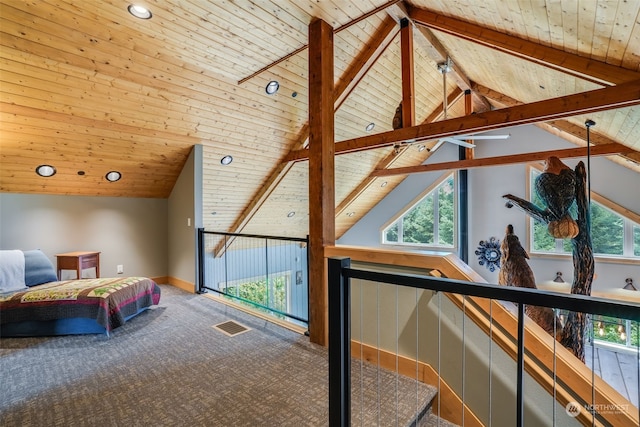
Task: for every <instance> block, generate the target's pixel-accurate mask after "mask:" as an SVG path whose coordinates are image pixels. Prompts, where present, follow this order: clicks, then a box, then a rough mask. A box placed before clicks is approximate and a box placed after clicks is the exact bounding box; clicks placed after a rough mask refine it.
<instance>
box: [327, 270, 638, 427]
mask: <svg viewBox="0 0 640 427" xmlns="http://www.w3.org/2000/svg"><path fill="white" fill-rule="evenodd" d="M328 274H329V417H330V425H331V426H349V425H350V423H351V401H350V399H351V378H350V377H351V370H350V367H351V343H352V339H353V337H352V335H351V332H352V331H351V327H352V323H351V320H352V319H351V310H352V308H353V307H352V303H351V280H352V279H357V280H358V281H359V282H358V283H359V287H360V292H361V294H360V295H362V293H365V294H366V293H367V292H368V293H370V294H373V291H371V290H368V291H366V290H363V289H362V288H364V287H365V286H368V285H370V283H382V284H391V285H400V286H404V287H408V288H415V289H420V290H431V291H435V292H438V293H440V292H442V293H448V294H458V295H463V296H464V297H463V308H464V307H466V305H465V303H464V301H466V298H471V299H472V298H473V297H478V298H484V299H489V300H497V301H501V302H504V303H505V304H510V303H515V304H517V334H516V335H517V338H514V341H515V342H514V344H515V346H516V347H517V356H516V358H515V359H516V378H515V383H516V384H515V394H516V397H515V425H517V426H522V425H524V422H525V413H526V411H525V388H524V375H525V359H526V358H529V359H531V354H530V353H531V351H530V350H528V349H527V348H525V336H526V334H527V331H525V318H526V316H525V305H535V306H542V307H550V308H553V309H555V310H568V311H572V312H579V313H590V314H593V315H598V316H609V317H613V318H619V319H628V320H629V321H631V322H635V324H637V322H640V307H639V306H638V305H637V304H632V303H625V302H614V301H611V300H606V299H602V298H595V297H591V296H584V295H566V294H558V293H549V292H541V291H538V290H531V289H523V288H515V287H505V286H497V285H489V284H481V283H471V282H465V281H461V280H453V279H445V278H439V277H430V276H418V275H410V274H394V273H388V272H380V271H371V270H365V269H356V268H351V264H350V260H349V259H348V258H341V259H337V258H330V259H329V272H328ZM388 303H391V302H388ZM416 306H417V304H416ZM439 307H440V306H438V311H439ZM469 307H470V309H471V308H474V307H473V304H471V305H469ZM489 313H490V312H489ZM439 315H440V314H439V313H438V316H439ZM359 316H362V313H359ZM396 316H397V314H396ZM355 320H358V319H357V318H356V319H355ZM490 325H491V327H490V329H489V331H490V332H487V335H493V334H494V333H496V334H498V333H501V332H502V331H501V330H500V329H501V327H502V325H499V324H495V330H494V329H493V326H494V323H493V321H492V323H490ZM358 327H362V320H360V321H359V324H358ZM439 327H440V325H439V324H438V329H439ZM560 327H561V325H558V328H560ZM463 328H464V315H463ZM438 339H440V333H439V332H438ZM463 345H464V342H463ZM438 346H439V343H438ZM559 347H560V346H559ZM490 349H491V347H490ZM555 352H556V346H555V341H554V344H553V353H554V354H553V362H552V366H553V369H552V372H546V371H545V369H546V368H544V367H543V368H541V369H539V372H538V375H548V376H550V377H552V378H553V384H554V386H553V390H551V391H549V393H550V394H551V396H553V399H554V401H555V399H556V355H555ZM489 353H490V354H491V351H490V352H489ZM638 357H640V349H638V351H637V352H636V359H638ZM416 360H417V358H416ZM463 361H464V357H463ZM438 364H439V360H438ZM462 370H463V372H464V367H463V369H462ZM636 375H638V377H639V378H640V372H638V373H637V374H636ZM416 377H417V375H416ZM558 381H559V384H561V386H562V387H565V386H567V384H566V383H564V381H566V379H558ZM592 388H593V382H592ZM462 390H463V395H464V383H463V386H462ZM594 390H595V389H594ZM488 394H489V395H490V394H491V390H488ZM592 394H593V395H594V397H593V399H591V400H590V401H586V400H585V401H580V403H579V404H580V405H581V407H584V408H585V409H586V411H588V412H589V413H590V421H587V423H588V424H591V425H599V424H600V423H602V424H605V425H607V424H611V423H610V422H609V421H607V420H606V419H605V418H603V415H602V414H601V413H600V412H602V411H604V410H612V409H620V408H613V406H615V404H616V402H604V401H596V397H595V395H596V393H595V391H594V392H593V393H592ZM576 399H577V400H580V399H578V398H577V397H576ZM574 403H575V402H572V401H570V402H569V403H568V404H567V406H566V411H567V415H568V416H577V415H578V414H579V413H580V411H581V408H580V407H578V408H576V407H574V406H572V405H570V404H574ZM464 405H466V403H465V402H464V398H463V406H464ZM626 409H629V408H626ZM574 410H575V411H577V412H574V413H571V411H574ZM631 410H635V411H637V409H631ZM463 414H464V412H463ZM491 414H492V412H491V411H490V413H489V417H488V419H489V420H491V418H492V417H491ZM638 418H640V414H635V415H634V414H632V416H631V417H629V419H633V420H636V421H633V422H636V423H637V419H638ZM464 419H465V418H464V415H463V416H462V420H464ZM555 419H556V414H555V404H554V413H553V423H554V425H555ZM489 422H490V421H489Z"/></svg>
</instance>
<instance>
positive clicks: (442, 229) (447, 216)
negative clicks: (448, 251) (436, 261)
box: [438, 176, 454, 246]
mask: <svg viewBox="0 0 640 427" xmlns="http://www.w3.org/2000/svg"><path fill="white" fill-rule="evenodd" d="M453 227H454V187H453V176H451V177H450V178H449V179H447V180H446V181H445V182H444V183H443V184H442V186H440V188H439V189H438V244H440V245H445V246H453Z"/></svg>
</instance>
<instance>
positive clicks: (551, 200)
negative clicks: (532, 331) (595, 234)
mask: <svg viewBox="0 0 640 427" xmlns="http://www.w3.org/2000/svg"><path fill="white" fill-rule="evenodd" d="M554 175H555V177H554ZM556 177H557V178H556ZM572 177H573V178H572ZM586 180H587V173H586V170H585V166H584V163H583V162H580V163H578V165H577V166H576V168H575V171H571V169H570V168H569V167H568V166H566V165H564V163H562V162H561V161H560V160H559V159H558V158H557V157H550V158H549V159H547V167H546V168H545V172H543V173H542V174H541V175H540V176H539V177H538V178H537V180H536V192H537V193H538V195H539V196H540V198H541V199H542V201H543V203H545V204H546V206H545V207H544V208H541V207H539V206H536V205H535V204H533V203H531V202H529V201H527V200H524V199H521V198H520V197H517V196H514V195H512V194H505V195H504V196H503V198H505V199H507V200H508V202H507V207H509V208H510V207H512V206H517V207H518V208H520V209H522V210H523V211H524V212H525V213H527V214H529V215H530V216H531V217H533V218H534V219H537V220H538V221H541V222H544V223H546V224H548V229H549V232H550V234H551V235H552V236H554V237H556V238H571V243H572V247H573V269H574V274H573V283H572V284H571V293H572V294H579V295H591V284H592V282H593V275H594V270H595V263H594V258H593V246H592V242H591V216H590V213H589V209H590V206H589V198H588V193H587V191H588V190H587V188H586V187H587V186H586ZM572 184H573V185H572ZM574 200H575V202H576V206H577V211H578V214H577V218H576V219H575V220H574V219H573V218H571V216H570V214H569V213H568V208H569V206H570V205H571V204H572V203H573V201H574ZM587 320H588V318H587V315H586V314H585V313H576V312H571V313H569V315H568V316H567V319H566V323H565V325H564V327H563V329H562V332H561V334H560V336H559V337H558V341H559V342H560V343H561V344H562V345H563V346H565V347H566V348H568V349H570V350H571V351H572V352H573V354H574V355H575V356H576V357H577V358H579V359H580V360H581V361H582V362H584V338H585V331H586V326H587V323H588V322H587Z"/></svg>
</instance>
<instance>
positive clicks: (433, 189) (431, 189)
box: [380, 171, 459, 253]
mask: <svg viewBox="0 0 640 427" xmlns="http://www.w3.org/2000/svg"><path fill="white" fill-rule="evenodd" d="M449 177H452V178H453V245H452V246H445V245H439V244H437V243H434V244H426V243H411V242H404V241H398V242H389V241H387V231H388V229H389V228H390V227H392V226H393V225H394V224H395V223H396V222H398V221H399V220H400V219H402V218H403V217H404V216H405V215H407V214H408V213H409V212H410V211H411V210H412V209H413V208H415V207H416V206H417V205H418V204H420V203H421V202H422V201H423V200H424V199H425V198H427V197H428V196H429V195H431V194H434V195H435V196H437V194H438V193H437V189H438V187H440V186H441V185H442V184H443V183H444V182H445V181H447V180H448V179H449ZM458 193H459V191H458V171H447V172H446V173H444V174H442V175H441V176H440V177H438V178H437V179H435V180H434V181H433V182H432V183H431V184H430V185H429V186H428V187H427V188H425V189H424V190H423V191H422V192H421V193H420V194H418V195H417V196H416V197H414V198H413V200H411V202H409V203H408V204H406V205H405V206H404V207H402V208H401V209H399V210H398V212H396V214H395V215H394V216H392V217H391V218H390V219H389V220H388V221H387V222H385V223H384V224H383V225H382V226H381V227H380V243H381V244H382V245H385V246H395V247H404V248H407V247H408V248H412V249H415V248H420V249H425V250H437V251H441V252H453V253H455V252H456V251H457V250H458V204H459V194H458ZM433 214H434V228H435V230H434V241H437V239H438V237H439V220H437V218H438V204H437V203H436V206H435V207H434V212H433ZM402 232H403V227H402V222H400V224H398V239H399V240H400V239H401V238H402V235H403V234H402Z"/></svg>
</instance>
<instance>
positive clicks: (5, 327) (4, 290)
mask: <svg viewBox="0 0 640 427" xmlns="http://www.w3.org/2000/svg"><path fill="white" fill-rule="evenodd" d="M8 252H12V253H11V254H8ZM18 252H22V251H0V336H2V337H3V338H4V337H24V336H49V335H70V334H96V333H102V334H107V335H109V333H110V332H111V331H112V330H113V329H115V328H117V327H119V326H122V325H123V324H124V323H125V322H127V321H128V320H129V319H131V318H133V317H135V316H136V315H138V314H140V313H141V312H143V311H144V310H146V309H148V308H149V307H151V306H153V305H157V304H158V303H159V302H160V294H161V292H160V287H159V286H158V285H157V284H156V283H155V282H154V281H153V280H151V279H149V278H147V277H122V278H95V279H80V280H64V281H58V280H57V276H56V274H55V271H54V269H53V265H52V264H51V262H50V261H49V259H48V258H47V257H46V255H44V254H43V253H42V252H40V251H25V252H23V257H24V264H22V265H24V267H22V269H23V270H24V272H25V273H24V279H23V280H24V281H23V282H20V280H21V276H20V266H21V262H20V254H18ZM16 264H17V265H16ZM36 270H37V271H36ZM34 271H35V274H34ZM36 276H37V277H36Z"/></svg>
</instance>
